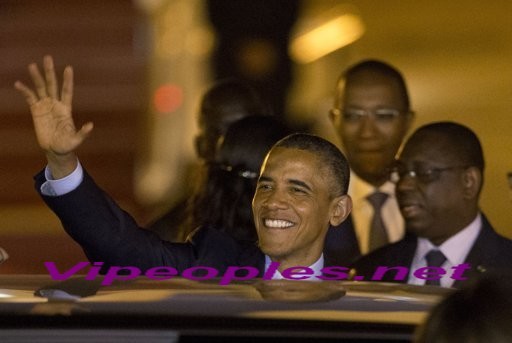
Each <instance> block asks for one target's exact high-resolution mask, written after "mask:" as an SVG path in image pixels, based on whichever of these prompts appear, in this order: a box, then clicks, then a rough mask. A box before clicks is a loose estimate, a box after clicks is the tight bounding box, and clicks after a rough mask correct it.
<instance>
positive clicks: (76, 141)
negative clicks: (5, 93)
mask: <svg viewBox="0 0 512 343" xmlns="http://www.w3.org/2000/svg"><path fill="white" fill-rule="evenodd" d="M43 65H44V77H43V76H42V75H41V73H40V72H39V69H38V67H37V65H36V64H34V63H33V64H30V65H29V67H28V69H29V74H30V76H31V78H32V81H33V82H34V86H35V91H34V90H32V89H30V88H29V87H27V86H26V85H25V84H23V83H22V82H20V81H17V82H16V83H15V88H16V89H17V90H18V91H20V93H21V94H22V95H23V96H24V97H25V99H26V101H27V103H28V104H29V106H30V111H31V113H32V120H33V122H34V128H35V131H36V136H37V141H38V143H39V146H40V147H41V148H42V149H43V150H45V151H46V152H47V153H50V154H55V155H66V154H69V153H72V152H73V151H74V150H75V149H76V148H77V147H78V146H79V145H80V144H81V143H82V142H83V141H84V139H85V138H86V137H87V135H88V134H89V133H90V132H91V130H92V128H93V125H92V123H87V124H85V125H84V126H82V128H80V130H76V127H75V124H74V122H73V117H72V115H71V100H72V96H73V69H72V68H71V67H66V68H65V69H64V76H63V83H62V92H61V96H60V97H59V94H58V90H57V89H58V86H57V78H56V76H55V68H54V64H53V59H52V58H51V57H50V56H45V58H44V62H43Z"/></svg>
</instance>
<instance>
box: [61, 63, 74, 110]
mask: <svg viewBox="0 0 512 343" xmlns="http://www.w3.org/2000/svg"><path fill="white" fill-rule="evenodd" d="M61 94H62V102H63V103H64V105H66V106H68V107H70V108H71V101H72V100H73V68H72V67H70V66H68V67H66V68H65V69H64V77H63V80H62V92H61Z"/></svg>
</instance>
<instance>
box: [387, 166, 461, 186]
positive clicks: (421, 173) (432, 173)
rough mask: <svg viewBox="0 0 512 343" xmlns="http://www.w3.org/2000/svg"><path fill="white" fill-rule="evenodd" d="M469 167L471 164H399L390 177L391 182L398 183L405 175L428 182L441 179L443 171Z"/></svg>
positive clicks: (424, 182)
mask: <svg viewBox="0 0 512 343" xmlns="http://www.w3.org/2000/svg"><path fill="white" fill-rule="evenodd" d="M469 167H470V166H452V167H444V168H416V169H407V168H406V167H405V166H403V165H397V166H395V167H394V168H393V169H392V170H391V172H390V177H389V179H390V180H391V182H394V183H398V182H399V181H400V180H402V179H403V178H404V177H406V176H410V177H412V178H414V179H416V180H418V182H420V183H423V184H427V183H430V182H434V181H437V180H439V178H440V177H441V173H442V172H445V171H449V170H455V169H467V168H469Z"/></svg>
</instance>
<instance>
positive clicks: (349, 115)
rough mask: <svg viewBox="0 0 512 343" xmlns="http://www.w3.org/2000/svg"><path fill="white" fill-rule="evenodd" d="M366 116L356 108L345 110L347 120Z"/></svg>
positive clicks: (344, 115)
mask: <svg viewBox="0 0 512 343" xmlns="http://www.w3.org/2000/svg"><path fill="white" fill-rule="evenodd" d="M363 116H364V113H361V112H360V111H355V110H348V111H344V112H343V118H344V119H345V120H347V121H357V120H359V119H361V118H362V117H363Z"/></svg>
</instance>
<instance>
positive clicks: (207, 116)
mask: <svg viewBox="0 0 512 343" xmlns="http://www.w3.org/2000/svg"><path fill="white" fill-rule="evenodd" d="M269 114H270V107H269V106H268V105H267V104H265V103H264V102H263V101H262V100H261V97H260V96H259V94H258V93H257V92H256V91H255V90H254V89H253V88H252V87H250V86H249V85H247V84H246V83H244V82H242V81H239V80H236V79H224V80H220V81H217V82H216V83H214V84H213V86H211V88H210V89H208V90H207V91H206V93H205V94H204V96H203V98H202V100H201V105H200V111H199V116H198V125H199V133H198V135H197V137H196V139H195V146H196V153H197V155H198V157H199V158H202V159H204V160H206V161H212V160H213V159H214V157H215V149H216V147H217V141H218V139H219V137H221V136H222V135H224V134H225V133H226V130H227V128H228V127H229V125H230V124H232V123H233V122H235V121H237V120H238V119H241V118H243V117H247V116H251V115H269Z"/></svg>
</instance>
